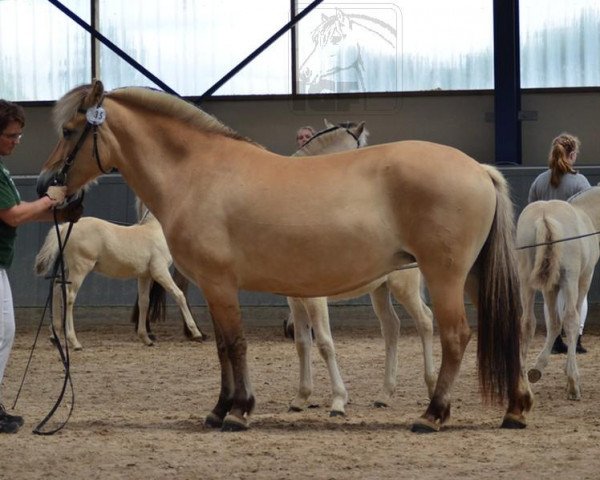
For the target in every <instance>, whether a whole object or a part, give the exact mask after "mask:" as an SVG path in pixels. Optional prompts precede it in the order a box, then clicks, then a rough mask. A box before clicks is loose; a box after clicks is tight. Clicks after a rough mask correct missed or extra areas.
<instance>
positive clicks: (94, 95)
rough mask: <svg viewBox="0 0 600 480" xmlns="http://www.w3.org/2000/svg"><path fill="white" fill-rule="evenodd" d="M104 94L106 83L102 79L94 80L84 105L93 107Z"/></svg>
mask: <svg viewBox="0 0 600 480" xmlns="http://www.w3.org/2000/svg"><path fill="white" fill-rule="evenodd" d="M103 96H104V85H103V84H102V82H101V81H100V80H94V82H93V83H92V89H91V90H90V93H88V95H87V96H86V97H85V100H84V102H83V105H84V107H93V106H96V105H98V104H99V103H100V100H102V97H103Z"/></svg>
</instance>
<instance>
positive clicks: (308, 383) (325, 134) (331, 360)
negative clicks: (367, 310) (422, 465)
mask: <svg viewBox="0 0 600 480" xmlns="http://www.w3.org/2000/svg"><path fill="white" fill-rule="evenodd" d="M325 127H326V129H325V130H322V131H320V132H317V133H316V134H315V135H314V136H313V137H312V138H311V139H310V140H308V142H307V143H305V144H304V145H303V146H302V148H300V149H299V150H298V151H297V152H296V153H294V155H293V157H305V156H308V155H317V154H323V153H335V152H342V151H345V150H351V149H356V148H361V147H364V146H366V143H367V137H368V131H367V130H366V129H365V126H364V122H361V123H358V124H351V123H346V124H340V125H334V124H332V123H330V122H328V121H327V120H325ZM390 291H391V292H392V293H393V294H394V296H395V297H396V299H397V300H398V301H399V302H400V303H401V304H402V305H403V306H404V308H405V309H406V310H407V312H408V313H409V314H410V316H411V317H412V319H413V320H414V322H415V326H416V328H417V332H418V333H419V335H420V337H421V342H422V345H423V360H424V366H425V369H424V378H425V384H426V386H427V392H428V395H429V397H431V396H432V395H433V391H434V388H435V371H434V365H433V315H432V313H431V311H430V310H429V307H427V305H426V304H425V303H424V302H423V299H422V297H421V274H420V272H419V270H418V269H417V268H411V269H407V270H401V271H395V272H391V273H389V274H388V275H385V276H383V277H381V278H378V279H377V280H375V281H373V282H371V283H369V284H367V285H365V286H364V287H362V288H361V289H359V290H355V291H353V292H346V293H343V294H340V295H335V296H333V297H330V298H327V297H317V298H294V297H288V298H287V302H288V305H289V307H290V311H291V315H290V316H289V318H288V319H287V321H286V322H285V323H284V330H285V332H286V334H287V335H288V336H293V337H294V341H295V343H296V350H297V352H298V357H299V362H300V385H299V387H298V392H297V394H296V396H295V398H294V399H293V400H292V402H291V404H290V410H292V411H301V410H304V408H306V406H308V405H310V402H309V399H310V395H311V394H312V390H313V383H312V360H311V350H312V348H311V347H312V336H311V334H310V331H311V330H310V329H311V327H312V330H313V332H314V334H315V340H316V343H317V346H318V349H319V353H320V354H321V356H322V357H323V359H324V360H325V363H326V365H327V370H328V372H329V378H330V380H331V390H332V394H333V397H332V402H331V409H330V413H331V416H337V415H344V414H345V405H346V403H347V401H348V391H347V390H346V387H345V385H344V382H343V380H342V376H341V373H340V370H339V367H338V364H337V361H336V357H335V346H334V343H333V338H332V335H331V327H330V324H329V309H328V305H327V303H328V300H329V301H337V300H346V299H351V298H356V297H359V296H361V295H365V294H369V296H370V297H371V303H372V304H373V310H374V311H375V314H376V315H377V318H378V319H379V323H380V326H381V333H382V336H383V339H384V342H385V367H384V382H383V390H382V391H380V392H379V393H377V394H376V397H375V402H374V403H375V405H376V406H378V407H383V406H387V405H389V404H390V402H391V399H392V396H393V394H394V391H395V390H396V377H397V367H398V338H399V334H400V319H399V318H398V315H397V314H396V312H395V310H394V307H393V305H392V303H391V301H390Z"/></svg>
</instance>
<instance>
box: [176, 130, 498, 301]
mask: <svg viewBox="0 0 600 480" xmlns="http://www.w3.org/2000/svg"><path fill="white" fill-rule="evenodd" d="M257 156H258V157H259V158H255V159H252V158H250V159H248V161H247V162H246V163H245V162H244V161H240V162H239V165H237V166H236V168H228V173H227V182H221V183H220V184H219V185H218V188H211V192H210V199H207V201H208V202H209V204H210V206H211V209H210V211H209V210H208V209H204V210H203V209H202V208H201V207H199V208H200V209H199V211H201V212H202V213H200V218H196V219H195V220H194V221H196V222H200V223H201V227H199V228H200V229H204V230H205V232H211V233H210V234H208V237H210V238H211V239H212V240H213V241H212V243H211V245H208V244H207V243H204V245H203V246H202V243H203V242H202V240H201V239H200V240H199V238H198V237H196V238H195V242H196V245H195V246H194V245H192V244H191V243H190V244H189V245H187V246H186V245H184V244H183V243H181V240H180V239H177V238H176V237H178V235H177V234H175V235H168V236H169V237H170V239H171V242H173V241H174V242H177V248H176V249H175V250H173V249H172V252H173V255H174V257H175V259H176V261H178V263H179V264H184V263H185V262H183V261H180V260H178V258H179V256H180V255H183V254H184V253H183V252H185V251H187V252H190V251H192V250H193V249H194V248H195V247H197V246H198V245H199V244H200V245H201V247H200V248H208V249H211V250H212V253H214V255H211V256H216V257H218V258H220V259H225V260H227V261H228V263H229V266H230V268H231V269H232V274H233V275H234V276H235V277H236V279H237V282H238V284H239V287H240V288H243V289H247V290H259V291H272V292H278V293H281V294H285V295H290V296H323V295H327V296H329V295H334V294H337V293H341V292H346V291H350V290H352V289H355V288H358V287H360V286H361V285H364V284H366V283H368V282H370V281H372V280H375V279H377V278H379V277H381V276H383V275H385V274H386V273H388V272H390V271H392V270H394V269H396V268H398V267H399V266H401V265H402V264H405V263H407V262H409V261H411V260H412V257H413V256H414V257H416V258H417V259H418V260H419V263H421V262H425V263H429V262H431V263H432V264H437V265H439V263H440V262H442V264H443V265H447V266H449V267H450V266H453V265H461V264H462V263H464V264H465V266H464V267H462V269H463V270H465V271H468V269H469V268H470V267H471V265H472V262H473V261H474V259H475V258H476V256H477V254H478V252H479V250H480V248H481V246H482V245H483V242H484V241H485V238H486V237H487V233H488V231H489V226H490V225H491V222H492V219H493V214H494V208H495V193H494V187H493V185H492V182H491V181H490V179H489V176H488V175H487V173H486V172H485V171H484V170H483V169H482V168H481V166H479V165H478V164H477V162H475V161H473V160H472V159H470V158H468V157H467V156H466V155H464V154H461V153H460V152H458V151H456V150H454V149H451V148H449V147H443V146H440V145H434V144H429V143H425V142H399V143H395V144H388V145H382V146H377V147H370V148H365V149H361V150H357V151H353V152H345V153H341V154H335V155H327V156H322V157H310V158H303V159H300V158H295V159H288V158H285V157H279V156H276V155H272V154H268V153H267V152H264V153H263V154H262V155H257ZM216 197H218V198H216ZM217 239H218V240H219V241H215V240H217ZM193 240H194V239H193V238H192V237H191V236H190V237H189V242H192V241H193ZM186 255H189V253H186ZM200 257H204V258H207V256H205V255H202V254H201V255H199V256H198V258H200ZM203 267H204V268H205V271H204V272H202V276H205V277H210V276H211V273H210V271H207V270H206V269H208V270H210V266H208V265H203V266H199V268H200V269H202V268H203ZM215 267H216V265H215ZM219 268H223V264H222V263H221V264H220V265H219ZM215 273H217V272H215Z"/></svg>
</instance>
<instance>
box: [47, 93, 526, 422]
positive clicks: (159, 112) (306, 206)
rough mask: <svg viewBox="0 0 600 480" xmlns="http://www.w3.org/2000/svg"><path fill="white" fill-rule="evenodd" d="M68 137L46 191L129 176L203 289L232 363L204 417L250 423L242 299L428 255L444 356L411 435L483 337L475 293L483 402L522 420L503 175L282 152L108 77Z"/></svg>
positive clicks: (311, 290)
mask: <svg viewBox="0 0 600 480" xmlns="http://www.w3.org/2000/svg"><path fill="white" fill-rule="evenodd" d="M54 116H55V121H56V125H57V126H58V130H59V131H60V133H61V138H60V140H59V142H58V144H57V146H56V147H55V149H54V151H53V152H52V154H51V155H50V158H49V159H48V160H47V162H46V163H45V165H44V167H43V169H42V172H41V173H40V177H39V178H38V185H37V188H38V192H39V193H43V192H45V191H46V189H47V187H48V186H49V185H50V184H51V183H52V182H59V183H63V182H64V183H65V185H66V186H67V193H68V194H69V195H75V194H77V193H78V192H79V190H80V189H81V188H82V187H84V186H86V185H87V184H89V183H90V182H91V181H92V180H93V179H95V178H96V177H97V176H99V175H100V174H101V173H102V172H105V171H108V170H110V169H111V168H117V169H118V170H119V172H120V173H121V175H122V176H123V178H124V179H125V181H126V182H127V183H128V185H129V186H130V187H131V188H132V189H133V190H134V192H136V194H137V195H138V196H139V197H140V199H141V200H142V201H143V202H144V204H145V205H146V206H147V207H148V208H149V209H150V211H151V212H152V213H153V214H154V215H155V216H156V218H157V219H158V220H159V222H160V223H161V225H162V227H163V231H164V233H165V236H166V239H167V243H168V245H169V249H170V251H171V254H172V255H173V258H174V260H175V262H176V263H177V265H178V268H180V269H181V270H182V273H184V274H185V275H186V276H187V277H189V278H190V279H192V280H193V281H194V282H195V283H196V284H197V285H198V286H199V287H200V288H201V289H202V292H203V294H204V297H205V298H206V301H207V304H208V307H209V309H210V312H211V315H212V320H213V323H214V329H215V338H216V343H217V351H218V354H219V360H220V363H221V391H220V394H219V398H218V401H217V403H216V405H215V407H214V408H213V410H212V411H211V412H210V414H209V415H208V416H207V418H206V423H207V425H210V426H213V427H221V428H222V429H223V430H241V429H246V428H247V427H248V421H249V417H250V413H251V412H252V410H253V408H254V402H255V399H254V392H253V388H252V385H251V383H250V373H249V371H248V364H247V358H246V351H247V343H246V339H245V336H244V332H243V326H242V319H241V313H240V306H239V302H238V291H239V290H240V289H244V290H251V291H263V292H275V293H279V294H281V295H285V296H291V297H321V296H333V295H336V294H339V293H343V292H350V291H352V290H354V289H357V288H360V287H362V286H363V285H366V284H368V283H369V282H371V281H373V280H375V279H377V278H380V277H381V276H383V275H386V274H388V273H390V272H392V271H393V270H395V269H398V268H400V267H402V266H403V265H406V264H407V263H411V262H414V261H417V262H418V264H419V267H420V269H421V272H422V273H423V276H424V277H425V280H426V282H427V285H428V288H429V293H430V295H431V299H432V303H433V307H434V314H435V316H436V318H437V321H438V326H439V331H440V338H441V343H442V362H441V367H440V372H439V375H438V380H437V384H436V387H435V391H434V394H433V397H432V398H431V401H430V403H429V406H428V407H427V410H426V411H425V413H424V414H423V416H422V417H421V418H420V419H418V420H417V421H416V422H415V424H414V426H413V429H414V430H417V431H435V430H438V429H439V426H440V425H441V424H442V423H443V422H445V421H446V420H447V419H448V417H449V415H450V392H451V388H452V385H453V383H454V380H455V378H456V376H457V374H458V371H459V368H460V364H461V360H462V356H463V354H464V351H465V347H466V346H467V343H468V341H469V338H470V335H471V332H470V329H469V325H468V322H467V318H466V314H465V306H464V299H463V295H464V292H465V289H466V290H467V291H468V292H469V293H470V295H471V297H472V298H473V301H474V302H475V303H476V304H477V307H478V315H479V318H478V349H477V350H478V360H479V361H478V367H479V378H480V384H481V392H482V394H483V397H484V399H490V400H496V401H502V400H505V399H508V410H507V412H506V414H505V417H504V422H503V426H504V427H512V428H518V427H523V426H525V418H524V415H523V414H524V412H525V411H526V410H528V409H529V408H530V407H531V403H532V395H531V391H530V390H529V384H528V382H527V378H526V377H524V375H523V372H522V371H521V361H520V355H519V354H520V328H519V327H520V324H519V321H520V318H519V316H520V315H519V313H520V312H519V303H518V300H519V299H518V284H517V281H518V279H517V275H516V273H517V272H516V260H515V253H514V239H513V233H514V219H513V207H512V203H511V201H510V198H509V194H508V187H507V184H506V181H505V179H504V177H503V176H502V175H501V174H500V173H499V172H498V171H497V170H496V169H494V168H493V167H490V166H485V165H481V164H479V163H478V162H476V161H475V160H473V159H471V158H470V157H468V156H467V155H465V154H464V153H462V152H460V151H458V150H456V149H453V148H450V147H446V146H443V145H437V144H433V143H428V142H419V141H405V142H398V143H391V144H387V145H380V146H374V147H367V148H362V149H357V150H353V151H348V152H343V153H336V154H330V155H323V156H317V157H307V158H296V159H293V160H290V158H288V157H283V156H281V155H277V154H274V153H272V152H269V151H267V150H265V149H264V148H261V147H260V146H258V145H256V144H255V143H253V142H251V141H248V140H247V139H244V138H243V137H241V136H239V135H237V134H236V133H234V132H233V131H232V130H231V129H229V128H228V127H226V126H224V125H223V124H221V123H220V122H218V121H217V120H215V119H214V118H212V117H211V116H209V115H207V114H206V113H204V112H202V111H201V110H200V109H198V108H196V107H195V106H194V105H191V104H189V103H187V102H185V101H183V100H181V99H179V98H176V97H173V96H170V95H167V94H165V93H161V92H156V91H152V90H149V89H143V88H122V89H117V90H114V91H111V92H106V93H105V92H104V87H103V85H102V83H101V82H100V81H96V82H94V84H93V85H87V86H81V87H78V88H76V89H74V90H72V91H70V92H68V93H67V94H66V95H65V96H64V97H63V98H61V99H60V100H59V101H58V102H57V104H56V106H55V108H54Z"/></svg>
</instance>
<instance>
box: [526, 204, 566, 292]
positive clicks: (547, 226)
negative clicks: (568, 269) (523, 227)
mask: <svg viewBox="0 0 600 480" xmlns="http://www.w3.org/2000/svg"><path fill="white" fill-rule="evenodd" d="M534 228H535V244H536V245H539V247H536V248H534V250H535V257H534V261H533V269H532V271H531V275H530V277H529V282H530V283H531V286H532V287H534V288H535V289H537V290H545V289H546V287H547V286H548V285H556V284H558V281H559V279H560V253H561V244H560V243H552V242H553V241H554V240H556V239H557V238H560V237H561V228H560V224H559V223H558V222H556V220H553V219H552V218H548V217H546V216H543V217H542V218H538V219H537V220H536V221H535V223H534Z"/></svg>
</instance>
